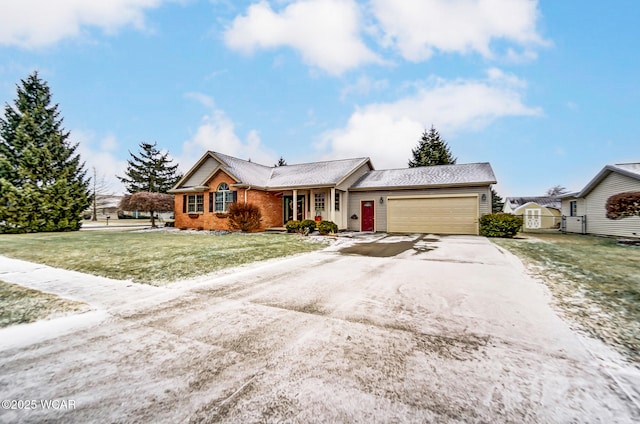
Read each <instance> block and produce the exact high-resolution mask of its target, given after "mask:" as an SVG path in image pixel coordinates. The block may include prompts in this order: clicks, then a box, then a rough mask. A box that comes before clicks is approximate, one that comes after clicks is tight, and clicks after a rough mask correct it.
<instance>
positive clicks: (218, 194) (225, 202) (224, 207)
mask: <svg viewBox="0 0 640 424" xmlns="http://www.w3.org/2000/svg"><path fill="white" fill-rule="evenodd" d="M235 193H237V192H236V191H233V190H231V189H230V188H229V184H227V183H225V182H222V183H220V184H219V185H218V188H217V190H216V191H215V192H214V193H213V195H214V198H213V212H214V213H227V212H228V211H229V205H230V204H231V203H235V202H236V194H235Z"/></svg>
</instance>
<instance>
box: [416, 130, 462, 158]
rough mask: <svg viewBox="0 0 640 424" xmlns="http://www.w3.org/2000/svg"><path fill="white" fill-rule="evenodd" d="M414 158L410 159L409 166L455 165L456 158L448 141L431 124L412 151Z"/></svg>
mask: <svg viewBox="0 0 640 424" xmlns="http://www.w3.org/2000/svg"><path fill="white" fill-rule="evenodd" d="M411 152H412V153H413V158H412V159H410V160H409V167H410V168H416V167H418V166H434V165H453V164H455V163H456V158H455V157H454V156H453V155H452V154H451V151H450V150H449V146H448V145H447V142H446V141H444V140H443V139H442V138H440V133H439V132H438V131H437V130H436V129H435V128H434V127H433V126H431V129H430V130H429V131H427V130H424V132H423V133H422V138H421V139H420V141H418V146H417V147H416V148H415V149H413V150H412V151H411Z"/></svg>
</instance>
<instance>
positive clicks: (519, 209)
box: [513, 200, 561, 215]
mask: <svg viewBox="0 0 640 424" xmlns="http://www.w3.org/2000/svg"><path fill="white" fill-rule="evenodd" d="M529 208H536V209H557V210H560V209H561V208H560V201H559V200H558V207H555V206H548V205H541V204H540V203H538V202H527V203H524V204H522V205H520V206H518V207H517V208H515V209H514V210H513V213H514V214H515V215H518V212H523V211H525V210H526V209H529Z"/></svg>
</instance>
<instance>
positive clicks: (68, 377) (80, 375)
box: [0, 236, 640, 423]
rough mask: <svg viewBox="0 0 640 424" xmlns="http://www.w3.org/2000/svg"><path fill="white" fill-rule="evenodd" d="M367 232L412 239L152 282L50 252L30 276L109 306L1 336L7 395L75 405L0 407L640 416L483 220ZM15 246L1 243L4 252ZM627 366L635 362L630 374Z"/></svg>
mask: <svg viewBox="0 0 640 424" xmlns="http://www.w3.org/2000/svg"><path fill="white" fill-rule="evenodd" d="M376 239H378V241H379V242H381V243H404V242H406V241H407V240H412V241H413V245H412V246H413V247H410V248H407V249H406V250H403V251H401V252H400V253H397V255H396V256H393V257H372V256H365V255H362V254H358V252H357V251H355V252H354V251H343V252H340V249H341V248H342V247H345V246H347V245H349V244H350V243H346V244H343V243H344V240H339V241H338V242H337V243H335V244H334V245H333V246H332V247H329V248H327V249H325V250H324V251H322V252H314V253H309V254H305V255H300V256H296V257H293V258H287V259H278V260H271V261H268V262H265V263H261V264H254V265H251V266H244V267H241V268H239V269H235V270H227V271H225V272H221V273H217V274H214V275H211V276H206V277H200V278H197V279H194V280H190V281H185V282H179V283H175V284H172V285H169V286H165V287H162V288H158V287H151V286H141V285H136V284H133V283H127V282H114V281H102V282H101V283H100V284H97V287H96V288H95V290H94V289H93V286H91V287H85V286H86V284H85V285H84V286H83V284H82V283H81V280H78V281H76V282H75V283H73V284H65V283H64V282H63V278H62V274H65V275H66V273H64V272H62V271H56V272H53V271H51V270H50V269H49V270H48V271H47V272H48V273H50V274H51V275H54V274H55V275H58V274H56V273H58V272H60V273H62V274H60V275H59V277H61V278H58V277H56V278H57V280H59V281H58V282H57V283H55V282H54V283H51V284H47V282H46V281H40V280H46V278H44V277H43V275H40V280H39V282H34V281H35V280H38V279H36V278H34V279H33V280H32V281H31V284H33V285H35V286H39V287H41V288H49V290H46V291H54V292H55V291H56V290H57V291H58V292H61V293H60V294H63V295H64V294H65V293H66V294H67V295H73V296H74V298H76V299H78V300H85V301H88V302H90V303H92V304H93V305H95V307H96V311H97V312H102V313H103V314H104V317H103V318H102V319H99V320H96V322H91V320H88V321H89V322H87V323H86V325H79V326H76V327H74V328H73V329H72V330H70V331H68V332H66V333H65V332H60V333H55V332H54V333H52V334H51V337H49V338H44V339H43V338H35V339H33V340H32V342H31V343H28V340H23V343H21V344H11V343H6V344H5V345H0V395H1V397H2V399H23V400H24V399H34V400H38V401H39V400H41V399H45V400H46V399H58V400H73V405H74V408H69V407H67V408H58V409H45V408H42V407H38V408H36V409H34V410H11V409H9V410H1V411H0V421H2V422H14V421H21V422H38V421H44V420H60V421H64V422H89V421H100V422H105V421H106V422H113V421H118V422H171V423H172V422H217V421H222V422H238V423H245V422H280V421H285V422H301V423H303V422H304V423H306V422H367V423H368V422H381V423H382V422H384V423H386V422H532V423H533V422H536V423H537V422H607V423H609V422H619V423H626V422H629V423H631V422H634V421H637V420H638V419H640V415H639V413H640V411H638V409H637V404H636V403H634V401H633V399H632V398H633V393H631V394H630V393H629V392H628V391H627V390H626V389H625V387H624V386H621V385H618V384H617V383H616V381H615V379H614V378H613V377H612V376H611V374H610V373H608V372H607V370H606V369H605V368H604V366H605V365H606V364H603V362H602V359H597V358H596V357H594V356H593V355H592V353H591V351H590V350H587V348H586V347H585V344H584V343H583V339H582V337H581V336H579V335H577V334H575V333H574V332H572V331H571V330H570V328H569V327H568V325H567V324H566V323H565V322H564V321H562V320H561V319H560V318H559V316H558V315H557V313H556V312H555V311H554V310H553V309H552V308H551V307H550V306H549V300H550V297H549V294H548V292H547V291H546V289H545V287H544V286H543V285H542V284H540V283H538V282H536V281H535V280H533V279H532V278H531V277H529V276H528V275H527V274H526V272H525V270H524V268H523V267H522V265H521V264H520V262H519V261H518V260H517V259H516V258H515V257H514V256H512V255H510V254H509V253H507V252H505V251H503V250H501V249H499V248H497V247H495V246H494V245H493V244H491V243H490V242H488V241H487V240H486V239H484V238H481V237H442V238H439V237H413V238H411V237H409V238H404V239H403V238H401V237H400V238H397V239H392V238H385V239H380V237H378V236H375V237H373V236H372V237H371V238H370V239H369V240H365V241H369V242H372V241H375V240H376ZM403 246H404V245H403ZM407 246H409V245H407ZM387 248H389V246H387ZM365 250H366V249H365ZM400 250H402V249H400ZM10 262H13V261H12V260H8V259H2V258H0V269H2V270H6V269H7V268H6V267H7V266H9V265H10V264H9V263H10ZM23 265H24V264H23ZM25 266H26V265H25ZM23 271H24V270H23ZM45 274H46V273H45ZM32 277H33V276H31V277H29V273H28V272H26V271H25V272H19V271H15V272H13V273H12V272H6V271H5V272H3V273H2V275H0V278H2V279H4V280H6V281H10V282H14V281H12V279H14V280H19V281H15V282H20V281H22V282H23V283H28V280H29V279H30V278H32ZM56 278H52V280H56ZM87 278H89V277H87ZM85 281H89V280H85ZM91 281H93V280H91ZM30 286H31V285H30ZM138 286H141V287H138ZM35 288H38V287H35ZM82 316H83V315H78V316H77V317H78V319H80V320H82ZM29 325H31V324H29ZM17 327H22V326H17ZM22 328H24V329H25V330H24V331H25V332H26V333H29V331H30V330H29V328H34V327H28V325H27V326H24V327H22ZM8 330H10V329H8ZM6 334H8V333H7V332H3V331H0V340H3V339H4V338H5V337H6ZM609 353H611V352H609ZM611 355H612V356H611V357H614V356H615V355H613V353H611ZM627 371H629V370H627ZM637 377H638V374H637V373H635V374H634V373H633V372H632V371H629V378H631V379H633V378H636V380H633V381H635V384H636V387H637V386H638V383H640V379H638V378H637Z"/></svg>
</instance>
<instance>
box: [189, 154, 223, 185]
mask: <svg viewBox="0 0 640 424" xmlns="http://www.w3.org/2000/svg"><path fill="white" fill-rule="evenodd" d="M219 165H220V163H219V162H218V161H217V160H215V159H214V158H212V157H208V158H207V160H205V161H204V163H203V164H202V165H200V167H198V169H196V170H195V171H194V173H193V174H191V176H190V177H189V178H188V179H187V180H186V181H185V182H184V183H182V185H181V186H180V187H194V186H199V185H203V184H205V183H206V181H204V179H205V178H207V177H208V176H209V175H210V174H211V173H212V172H213V170H214V169H216V167H218V166H219Z"/></svg>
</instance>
